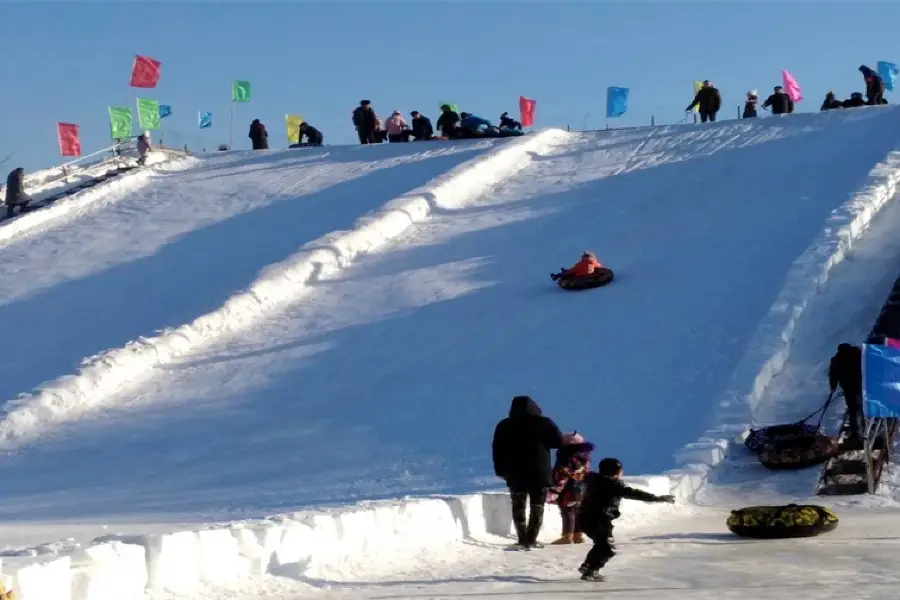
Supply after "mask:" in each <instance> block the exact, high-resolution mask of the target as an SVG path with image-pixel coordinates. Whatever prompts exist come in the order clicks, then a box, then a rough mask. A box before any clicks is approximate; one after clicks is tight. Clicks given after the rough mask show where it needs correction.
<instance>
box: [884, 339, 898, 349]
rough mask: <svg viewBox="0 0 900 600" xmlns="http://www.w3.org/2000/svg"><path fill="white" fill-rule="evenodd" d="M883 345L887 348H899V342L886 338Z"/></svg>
mask: <svg viewBox="0 0 900 600" xmlns="http://www.w3.org/2000/svg"><path fill="white" fill-rule="evenodd" d="M884 345H885V346H887V347H888V348H900V340H896V339H894V338H889V337H886V338H884Z"/></svg>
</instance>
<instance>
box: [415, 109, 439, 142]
mask: <svg viewBox="0 0 900 600" xmlns="http://www.w3.org/2000/svg"><path fill="white" fill-rule="evenodd" d="M409 116H411V117H412V134H413V139H414V140H415V141H417V142H424V141H425V140H430V139H431V138H433V137H434V127H432V126H431V120H430V119H429V118H428V117H426V116H424V115H423V114H422V113H420V112H419V111H417V110H414V111H412V112H411V113H409Z"/></svg>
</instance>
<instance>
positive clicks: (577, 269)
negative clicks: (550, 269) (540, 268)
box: [550, 250, 603, 281]
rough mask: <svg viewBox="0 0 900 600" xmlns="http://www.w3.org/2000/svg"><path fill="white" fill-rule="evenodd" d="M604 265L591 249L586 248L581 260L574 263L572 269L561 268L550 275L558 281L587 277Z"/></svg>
mask: <svg viewBox="0 0 900 600" xmlns="http://www.w3.org/2000/svg"><path fill="white" fill-rule="evenodd" d="M602 268H603V265H602V264H601V263H600V261H599V260H597V257H596V256H594V253H593V252H591V251H590V250H585V251H584V253H583V254H582V255H581V260H579V261H578V262H577V263H575V264H574V265H572V267H571V268H570V269H560V271H559V273H553V274H552V275H550V279H552V280H553V281H557V280H559V279H577V278H579V277H587V276H589V275H593V274H594V272H595V271H596V270H597V269H602Z"/></svg>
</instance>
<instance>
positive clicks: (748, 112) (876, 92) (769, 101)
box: [685, 65, 887, 123]
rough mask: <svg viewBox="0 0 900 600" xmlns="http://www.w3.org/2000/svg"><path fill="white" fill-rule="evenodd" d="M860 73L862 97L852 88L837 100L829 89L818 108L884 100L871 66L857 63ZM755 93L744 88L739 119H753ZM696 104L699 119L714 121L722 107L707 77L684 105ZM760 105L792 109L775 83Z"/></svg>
mask: <svg viewBox="0 0 900 600" xmlns="http://www.w3.org/2000/svg"><path fill="white" fill-rule="evenodd" d="M859 72H860V73H862V76H863V81H864V82H865V84H866V92H865V100H864V99H863V94H862V93H861V92H853V93H852V94H850V97H849V98H848V99H846V100H838V99H837V97H836V96H835V93H834V92H833V91H829V92H828V93H827V94H826V95H825V101H824V102H823V103H822V107H821V109H820V110H823V111H825V110H834V109H838V108H856V107H859V106H874V105H876V104H887V100H885V99H884V90H885V85H884V80H883V79H882V77H881V76H880V75H879V74H878V73H876V72H875V71H874V70H872V69H871V68H869V67H867V66H866V65H861V66H860V67H859ZM758 102H759V95H758V94H757V91H756V90H750V91H748V92H747V97H746V99H745V100H744V111H743V113H742V115H741V118H743V119H753V118H756V117H757V104H758ZM695 107H696V108H697V112H698V113H700V120H701V121H702V122H703V123H706V122H707V121H710V122H712V121H715V120H716V115H717V114H718V112H719V109H721V108H722V95H721V94H720V93H719V90H718V89H717V88H716V87H715V86H713V84H712V82H711V81H709V80H708V79H707V80H705V81H704V82H703V85H702V87H701V88H700V89H699V90H697V93H696V95H695V96H694V101H693V102H691V103H690V104H689V105H688V107H687V108H686V109H685V110H686V111H688V112H690V111H692V110H694V108H695ZM762 107H763V108H766V109H770V110H771V112H772V114H773V115H784V114H791V113H792V112H794V100H793V99H792V98H791V97H790V95H788V94H787V93H785V91H784V88H783V87H782V86H780V85H776V86H775V88H774V90H773V93H772V94H771V95H770V96H769V97H768V98H766V101H765V102H763V105H762Z"/></svg>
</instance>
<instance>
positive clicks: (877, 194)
mask: <svg viewBox="0 0 900 600" xmlns="http://www.w3.org/2000/svg"><path fill="white" fill-rule="evenodd" d="M898 183H900V150H895V151H892V152H890V153H889V154H888V155H887V157H886V158H885V159H884V160H883V161H882V162H880V163H878V164H877V165H876V166H875V167H874V168H873V169H872V170H871V171H870V172H869V181H868V183H867V184H866V185H865V187H863V188H862V189H861V190H859V191H858V192H856V193H855V194H853V196H851V197H850V198H849V199H848V200H847V201H846V202H844V203H843V204H842V205H841V206H840V207H838V208H837V209H835V210H834V211H833V212H832V213H831V216H830V217H829V219H828V221H827V222H826V224H825V228H824V230H823V231H822V233H821V234H820V235H819V237H818V238H817V239H816V240H815V241H814V242H813V243H812V245H810V246H809V247H808V248H807V249H806V250H805V251H804V252H803V254H801V255H800V257H799V258H797V260H795V261H794V263H793V265H792V266H791V268H790V270H789V271H788V274H787V279H786V284H785V286H784V287H783V288H782V289H781V291H780V292H779V294H778V297H777V298H776V300H775V302H774V303H773V304H772V306H771V308H770V309H769V313H768V314H767V315H766V316H765V317H764V318H763V321H762V322H761V323H760V325H759V327H758V328H757V330H756V332H755V334H754V337H753V338H752V340H751V342H750V346H749V350H748V352H747V353H746V354H745V355H744V357H743V358H742V359H741V361H740V362H739V363H738V365H737V368H736V370H735V372H734V375H733V376H732V380H731V385H730V387H729V389H728V391H727V392H726V394H725V398H723V401H722V402H721V403H720V405H719V407H718V410H717V414H716V423H717V426H716V429H712V430H708V431H706V432H705V433H704V434H703V436H701V437H700V439H698V440H697V441H696V442H693V443H690V444H687V445H686V446H684V447H682V448H681V449H680V450H679V451H678V452H676V454H675V460H676V463H677V464H678V467H677V468H676V469H674V470H671V471H669V472H668V473H667V475H669V477H670V478H671V479H672V480H673V485H674V486H675V488H676V490H675V493H677V494H678V495H679V497H683V498H689V497H693V496H694V495H695V494H696V492H697V491H699V489H700V488H701V487H703V486H704V485H705V484H706V483H707V482H708V480H709V475H710V471H711V470H712V469H713V468H714V467H715V466H716V465H718V464H719V463H721V462H722V461H723V460H725V458H726V456H727V455H728V451H729V449H730V447H731V444H734V443H743V440H744V439H745V438H746V436H747V434H748V433H749V428H750V426H751V425H752V424H753V423H754V421H755V419H754V415H755V414H757V409H758V407H759V406H760V403H761V402H762V400H763V397H764V395H765V393H766V390H767V389H768V388H769V385H770V384H771V383H772V380H773V379H774V378H775V377H776V376H777V375H778V374H779V373H780V372H781V371H782V370H783V369H784V367H785V364H786V363H787V361H788V360H789V358H790V356H791V352H792V349H793V344H794V330H795V329H796V327H797V324H798V323H799V322H800V318H801V317H802V316H803V314H804V313H805V311H806V308H807V307H808V306H809V304H810V303H811V302H812V300H813V299H814V298H815V296H816V295H817V294H819V293H820V292H821V290H822V289H823V287H824V286H825V284H826V282H827V281H828V277H829V275H830V273H831V270H832V269H833V268H834V267H835V266H836V265H838V264H839V263H840V262H841V261H843V260H844V258H845V257H846V255H847V253H848V252H849V251H850V250H851V248H852V247H853V244H854V242H855V241H856V240H857V239H859V237H860V236H861V235H862V234H863V233H864V232H865V231H866V229H867V228H868V226H869V224H870V223H871V222H872V219H873V218H874V217H875V215H876V214H878V212H879V211H880V210H881V209H882V208H883V207H884V206H885V205H886V204H887V203H888V202H889V201H891V200H892V199H893V198H894V197H895V194H896V193H897V186H898ZM769 424H771V423H769Z"/></svg>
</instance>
